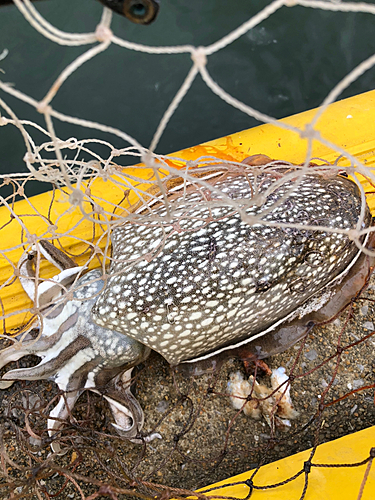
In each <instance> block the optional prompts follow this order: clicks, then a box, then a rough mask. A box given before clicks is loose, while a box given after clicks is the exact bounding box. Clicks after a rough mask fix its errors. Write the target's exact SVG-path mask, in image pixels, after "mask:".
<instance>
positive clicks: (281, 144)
mask: <svg viewBox="0 0 375 500" xmlns="http://www.w3.org/2000/svg"><path fill="white" fill-rule="evenodd" d="M315 113H316V110H311V111H307V112H304V113H300V114H298V115H294V116H291V117H288V118H285V119H283V120H281V122H284V123H288V124H290V125H293V126H294V127H298V128H300V129H304V128H305V125H306V124H308V123H310V122H311V120H312V119H313V117H314V115H315ZM316 129H317V130H319V132H320V133H321V135H322V136H323V137H324V138H326V139H327V140H329V141H331V142H332V143H335V144H337V145H338V146H340V147H342V148H344V149H345V150H347V151H348V152H349V153H352V154H355V155H356V156H357V157H358V158H359V159H361V161H362V162H364V163H366V165H370V166H372V165H373V163H374V162H375V91H371V92H367V93H364V94H361V95H358V96H355V97H352V98H350V99H345V100H343V101H338V102H336V103H334V104H332V105H331V106H329V108H328V109H327V110H326V111H325V112H324V113H323V115H322V116H321V117H320V119H319V121H318V124H317V126H316ZM306 151H307V141H306V139H301V138H300V136H299V134H297V133H295V132H291V131H288V130H285V129H282V128H278V127H276V126H274V125H268V124H266V125H261V126H259V127H255V128H252V129H249V130H244V131H242V132H238V133H236V134H232V135H230V136H227V137H222V138H220V139H216V140H214V141H211V142H208V143H204V144H201V145H198V146H194V147H191V148H187V149H185V150H183V151H179V152H177V153H175V154H174V155H171V156H176V157H180V158H183V159H186V160H193V159H196V158H199V157H200V156H207V155H208V156H217V157H220V158H222V159H228V160H235V161H242V160H243V159H244V158H245V157H247V156H250V155H254V154H266V155H268V156H269V157H270V158H273V159H280V160H287V161H290V162H294V163H301V162H303V161H304V160H305V156H306ZM312 156H313V157H319V158H322V159H325V160H327V161H329V162H332V163H333V162H334V161H335V160H336V159H337V158H338V157H339V156H340V155H339V154H338V153H336V152H335V151H334V150H332V149H330V148H328V147H326V146H324V145H322V144H321V143H319V142H317V141H314V143H313V152H312ZM171 163H172V164H173V165H174V166H175V167H180V166H181V163H180V164H179V163H178V162H177V163H176V162H171ZM348 164H349V162H348V161H347V160H344V161H341V162H340V165H348ZM126 172H127V173H128V174H132V173H133V174H135V175H136V176H138V177H142V178H144V179H145V180H146V181H147V179H148V178H150V177H151V176H152V172H151V171H150V170H147V169H145V168H144V167H143V168H139V167H138V168H137V167H135V169H134V168H127V169H126ZM146 185H147V182H146V183H145V186H146ZM90 189H91V193H92V195H93V196H97V197H98V198H100V199H101V200H103V201H102V205H103V208H104V209H106V210H108V211H111V210H113V205H112V203H113V204H118V203H120V201H121V200H122V199H123V195H124V190H123V189H119V187H118V186H116V185H115V184H114V183H112V182H104V181H103V180H101V179H99V180H97V181H95V183H94V184H93V185H92V186H91V187H90ZM365 189H366V191H371V190H372V188H371V186H369V184H368V183H366V184H365ZM134 200H135V197H134V195H133V198H131V201H134ZM368 201H369V205H370V208H371V210H372V211H373V212H374V210H375V198H374V195H369V196H368ZM85 209H86V210H87V211H89V210H90V207H89V206H86V207H85ZM14 210H15V212H16V214H19V215H23V217H22V220H23V221H24V223H25V225H26V226H27V229H28V231H29V233H30V234H31V235H33V234H34V235H41V234H43V232H44V231H46V230H47V228H48V226H49V224H48V223H47V222H46V221H45V220H43V218H42V217H40V216H39V215H38V216H36V217H35V216H33V214H42V215H44V216H45V217H48V216H50V219H52V221H53V222H54V223H55V222H56V221H57V223H56V229H55V231H56V234H58V235H59V234H67V232H69V234H70V236H69V237H65V238H64V239H61V241H62V243H63V245H64V248H65V249H67V250H72V252H73V253H74V255H78V254H80V253H82V252H86V256H84V255H82V256H81V257H79V258H77V259H76V260H77V262H78V263H82V262H84V261H85V259H86V258H87V255H88V254H87V251H88V247H87V245H85V244H83V243H82V242H78V241H77V240H75V239H74V237H75V236H78V237H80V238H82V239H85V240H90V239H91V238H92V237H93V226H92V224H91V223H89V222H88V221H87V220H85V219H84V218H83V216H82V213H81V212H80V210H79V209H78V208H76V209H74V210H73V209H72V208H71V205H70V203H69V202H68V200H67V199H66V196H65V195H61V193H60V194H57V195H56V197H55V198H53V195H52V193H51V192H48V193H43V194H41V195H38V196H34V197H31V198H29V199H28V200H27V201H21V202H18V203H16V205H15V207H14ZM25 214H27V216H25ZM61 214H64V215H63V216H61ZM7 222H8V225H7V226H6V233H5V231H4V229H3V230H2V231H1V235H2V237H1V238H0V251H1V252H3V254H4V255H5V258H4V257H1V256H0V282H1V283H5V282H7V281H8V282H9V283H10V285H9V286H6V287H5V288H3V289H2V290H1V291H0V299H1V301H2V304H3V307H4V314H8V313H11V314H12V316H11V317H9V318H7V323H6V326H7V330H8V332H10V331H12V330H14V329H16V328H17V327H19V326H20V325H21V324H23V323H25V319H26V318H27V316H26V315H25V313H20V311H22V310H25V309H26V308H29V307H31V303H30V301H29V300H28V298H27V296H26V294H25V293H24V292H23V290H22V288H21V286H20V284H19V282H18V280H15V281H14V282H11V278H12V276H13V273H14V268H13V266H15V265H16V264H17V262H18V261H19V259H20V257H21V255H22V252H23V250H22V247H21V242H22V241H25V235H22V233H21V229H20V225H19V223H18V222H17V221H15V220H12V221H10V219H9V210H8V208H7V207H0V227H2V226H3V225H4V224H6V223H7ZM72 228H73V229H72ZM96 231H97V232H98V231H99V228H98V229H97V230H96ZM4 234H6V237H4ZM50 234H52V233H50ZM22 236H23V239H22ZM97 236H98V234H96V238H95V240H96V239H97ZM104 244H105V242H102V243H101V244H100V243H99V245H100V246H101V247H102V248H103V247H104ZM9 249H12V250H9ZM12 264H13V265H12ZM95 265H99V263H98V261H96V262H93V263H92V266H95ZM43 268H44V269H45V271H44V276H45V277H50V276H53V275H54V274H55V273H56V269H55V268H53V266H51V265H50V264H45V263H43ZM0 314H1V313H0ZM0 324H1V322H0Z"/></svg>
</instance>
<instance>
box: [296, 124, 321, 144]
mask: <svg viewBox="0 0 375 500" xmlns="http://www.w3.org/2000/svg"><path fill="white" fill-rule="evenodd" d="M300 137H301V139H318V140H319V138H320V133H319V132H318V131H317V130H315V129H314V127H313V126H312V125H311V123H307V125H306V126H305V128H304V129H303V130H301V131H300Z"/></svg>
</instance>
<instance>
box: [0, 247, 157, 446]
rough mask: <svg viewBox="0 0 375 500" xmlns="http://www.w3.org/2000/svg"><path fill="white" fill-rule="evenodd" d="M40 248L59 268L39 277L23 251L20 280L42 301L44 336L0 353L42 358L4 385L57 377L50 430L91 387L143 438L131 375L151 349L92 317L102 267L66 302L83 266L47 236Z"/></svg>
mask: <svg viewBox="0 0 375 500" xmlns="http://www.w3.org/2000/svg"><path fill="white" fill-rule="evenodd" d="M40 248H41V252H42V254H43V256H45V257H46V258H48V260H50V261H51V262H52V263H53V264H55V265H56V266H57V267H59V269H60V270H61V272H60V273H59V274H58V275H56V276H54V277H53V278H51V279H50V280H45V281H42V282H38V283H36V282H35V280H36V279H37V278H36V276H35V266H34V260H35V256H36V251H35V249H33V250H32V252H31V253H30V254H24V255H23V256H22V258H21V261H20V266H19V269H20V275H21V284H22V286H23V288H24V289H25V291H26V293H27V294H28V295H29V297H30V298H32V300H34V303H35V304H36V305H37V306H38V307H39V311H40V313H39V321H40V324H41V333H40V337H39V338H38V336H35V335H34V337H35V338H34V339H33V338H32V339H31V340H26V341H25V340H23V341H22V342H20V343H19V345H18V346H17V348H16V347H15V346H11V347H9V348H7V349H5V350H4V351H3V352H2V353H0V368H1V367H3V366H5V365H6V364H7V363H9V362H10V361H17V360H19V359H20V358H22V357H23V356H26V355H28V354H35V355H37V356H39V357H40V358H42V360H41V361H40V363H39V364H38V365H36V366H34V367H31V368H19V369H15V370H11V371H9V372H7V373H6V374H5V375H4V376H3V378H2V380H1V381H0V388H7V387H9V385H11V384H12V382H13V381H15V380H39V379H49V380H53V381H54V382H56V384H57V385H58V387H59V388H60V390H62V391H64V396H61V398H60V400H59V402H58V404H57V406H56V407H55V408H54V409H53V410H52V411H51V413H50V418H49V422H48V428H49V433H50V435H51V436H52V435H53V434H54V433H55V432H56V431H57V430H58V429H59V428H60V427H61V422H62V421H64V420H66V419H67V418H68V417H69V415H70V414H71V411H72V409H73V407H74V404H75V402H76V400H77V399H78V397H79V396H80V395H81V393H82V392H83V391H84V390H86V389H88V390H91V391H93V392H96V393H98V394H101V395H102V396H103V397H104V398H105V399H106V400H107V402H108V404H109V406H110V409H111V411H112V414H113V417H114V420H115V423H114V424H113V425H114V427H115V429H116V430H117V431H118V433H119V434H121V436H123V437H126V438H129V439H131V440H137V439H142V438H137V436H139V433H140V430H141V429H142V426H143V422H144V415H143V411H142V409H141V407H140V405H139V403H138V402H137V400H136V399H135V398H134V396H133V395H132V394H131V392H130V379H131V372H132V370H133V367H134V366H135V365H137V364H139V363H140V362H142V361H143V360H144V359H146V358H147V356H148V355H149V353H150V349H149V348H148V347H146V346H144V345H143V344H141V343H139V342H138V341H136V340H133V339H130V338H128V337H127V336H124V335H123V334H121V333H116V332H114V331H113V330H111V329H106V328H103V327H101V326H98V325H96V324H95V323H94V322H93V321H92V320H91V308H92V306H93V303H94V302H95V300H96V295H97V294H98V293H100V291H101V289H102V288H103V285H104V282H103V280H101V279H100V277H101V273H100V271H92V272H90V273H88V274H86V275H85V276H83V277H81V278H79V279H78V281H77V285H78V287H77V289H76V290H75V291H74V294H73V300H69V301H67V302H66V301H64V298H65V297H64V296H65V292H66V291H67V290H69V288H70V286H71V285H72V283H73V282H74V281H75V280H77V277H78V275H79V273H81V271H82V269H83V268H82V267H79V266H76V265H75V263H74V262H73V261H72V260H71V259H70V258H69V257H66V256H65V255H64V254H63V252H61V251H60V250H58V249H57V248H55V247H54V246H53V245H51V244H50V243H49V242H47V241H44V240H42V241H41V242H40ZM65 257H66V259H65ZM35 292H36V297H35ZM34 332H35V330H34ZM29 336H30V334H29ZM31 337H32V336H31ZM155 437H159V435H156V434H155V435H151V436H148V438H146V440H147V439H148V440H150V439H153V438H155ZM53 449H54V451H58V450H59V449H60V448H59V445H58V444H57V443H55V444H54V446H53Z"/></svg>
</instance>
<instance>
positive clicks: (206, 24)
mask: <svg viewBox="0 0 375 500" xmlns="http://www.w3.org/2000/svg"><path fill="white" fill-rule="evenodd" d="M268 3H269V2H268V1H264V0H263V1H261V0H252V1H250V0H230V1H229V0H189V1H188V0H161V12H160V15H159V17H158V19H157V20H156V22H155V23H154V24H152V25H150V26H138V25H133V24H131V23H130V22H129V21H127V20H126V19H124V18H122V17H120V16H117V15H115V16H114V20H113V26H112V27H113V30H114V32H115V34H117V35H118V36H120V37H122V38H125V39H127V40H131V41H136V42H140V43H144V44H148V45H156V46H158V45H180V44H193V45H196V46H199V45H208V44H211V43H213V42H214V41H216V40H218V39H220V38H221V37H222V36H224V35H226V34H228V33H229V32H230V31H231V30H233V29H234V28H236V27H237V26H239V25H240V24H242V23H243V22H244V21H246V20H247V19H249V18H250V17H251V16H252V15H254V14H255V13H257V12H258V11H259V10H260V9H262V8H263V7H264V6H265V5H267V4H268ZM35 5H36V6H37V8H38V9H39V10H40V12H41V13H42V14H43V15H45V17H46V18H47V19H48V20H49V21H50V22H51V23H52V24H54V25H55V26H57V27H58V28H60V29H63V30H66V31H70V32H86V31H92V30H93V29H94V27H95V25H96V24H97V22H98V20H99V19H100V16H101V10H102V8H101V5H100V4H99V2H97V1H95V0H45V1H43V2H37V3H36V4H35ZM374 33H375V16H373V15H370V14H355V13H333V12H325V11H321V10H314V9H307V8H303V7H293V8H287V7H283V8H282V9H281V10H279V11H278V12H276V13H275V14H273V15H272V16H271V17H270V18H269V19H268V20H267V21H265V22H264V23H262V24H261V25H260V26H258V27H256V28H254V29H253V30H251V31H250V32H248V33H247V34H246V35H244V36H242V37H241V38H240V39H239V40H237V41H236V42H234V43H233V44H232V45H230V46H229V47H227V48H225V49H223V50H221V51H220V52H218V53H216V54H214V55H213V56H211V57H210V58H209V62H208V70H209V72H210V73H211V75H212V76H213V77H214V79H215V80H216V81H217V82H218V83H219V84H220V85H221V86H222V87H223V88H224V89H225V90H226V91H227V92H229V93H230V94H232V95H233V96H235V97H237V98H239V99H240V100H242V101H243V102H245V103H246V104H249V105H250V106H253V107H255V108H256V109H258V110H260V111H262V112H264V113H267V114H270V115H272V116H275V117H277V118H281V117H284V116H288V115H291V114H294V113H298V112H300V111H304V110H306V109H310V108H313V107H316V106H318V105H319V104H320V103H321V101H322V100H323V99H324V97H325V96H326V95H327V93H328V92H329V91H330V90H331V89H332V87H333V86H334V85H335V84H336V83H337V82H338V81H339V80H340V79H341V78H342V77H344V76H345V75H346V74H347V73H348V72H349V71H350V70H352V69H353V68H354V67H355V66H356V65H357V64H358V63H360V62H361V61H362V60H364V59H365V58H367V57H369V56H370V55H371V54H373V53H374V52H375V37H374ZM5 48H6V49H8V50H9V55H8V57H7V58H6V59H5V60H3V61H1V62H0V68H2V70H3V71H4V72H5V74H3V73H0V78H1V79H2V80H3V81H5V82H12V83H13V84H14V85H15V87H16V88H18V89H20V90H22V91H24V92H26V93H28V94H29V95H31V96H32V97H33V98H35V99H41V98H43V96H44V95H45V93H46V92H47V91H48V89H49V87H50V86H51V84H52V83H53V81H54V80H55V78H56V77H57V76H58V75H59V73H60V72H61V71H62V70H63V69H64V68H65V67H66V66H67V64H69V63H70V62H71V61H73V59H74V58H75V57H76V56H78V55H79V54H81V53H83V52H84V51H85V50H87V48H89V46H81V47H64V46H59V45H56V44H54V43H53V42H51V41H49V40H46V39H45V38H44V37H43V36H42V35H40V34H39V33H37V32H36V31H35V30H34V29H33V28H32V27H31V26H30V25H29V24H28V23H27V22H26V21H25V20H24V18H23V17H22V15H21V14H20V13H19V12H18V10H17V9H16V7H14V6H9V7H4V8H2V9H1V10H0V53H1V52H2V50H3V49H5ZM190 67H191V60H190V57H189V55H188V54H183V55H169V56H167V55H148V54H141V53H138V52H133V51H128V50H126V49H122V48H120V47H118V46H115V45H112V46H111V47H110V48H109V49H108V50H107V51H106V52H105V53H103V54H101V55H99V56H97V57H96V58H95V59H94V60H91V61H89V62H88V63H86V64H85V65H84V67H83V68H81V69H79V70H78V72H76V73H74V75H73V76H72V77H70V78H69V80H68V81H67V82H66V83H65V84H64V85H63V87H62V88H61V90H60V91H59V93H58V94H57V96H56V98H55V99H54V100H53V102H52V104H53V107H54V108H55V109H57V110H59V111H63V112H64V113H66V114H71V115H74V116H78V117H81V118H86V119H89V120H96V121H99V122H101V123H103V124H107V125H112V126H115V127H118V128H120V129H121V130H123V131H125V132H127V133H129V134H131V135H132V136H134V137H135V138H136V139H137V140H138V141H139V142H140V143H142V144H143V145H145V146H148V145H149V144H150V141H151V139H152V136H153V134H154V132H155V130H156V128H157V125H158V123H159V121H160V119H161V117H162V115H163V112H164V111H165V109H166V108H167V106H168V104H169V103H170V101H171V100H172V98H173V96H174V95H175V93H176V91H177V90H178V88H179V87H180V85H181V83H182V81H183V80H184V78H185V76H186V74H187V72H188V70H189V68H190ZM374 82H375V70H374V69H372V70H370V71H368V72H367V73H366V74H364V75H363V76H362V77H361V78H360V79H359V80H358V81H356V82H355V83H353V84H352V85H351V86H350V87H349V88H348V89H347V90H346V91H345V92H344V94H343V95H342V96H340V98H344V97H349V96H351V95H354V94H357V93H361V92H364V91H367V90H371V89H374V88H375V84H374ZM0 97H1V98H3V99H4V100H5V101H6V102H7V103H8V105H10V106H11V107H12V109H13V110H14V111H15V112H16V113H17V115H18V116H19V117H20V118H29V119H32V120H34V121H38V122H39V123H40V124H42V125H43V124H44V122H43V118H42V117H41V116H40V115H38V114H37V113H36V112H35V111H33V109H32V108H30V107H29V106H27V105H24V104H22V103H20V102H18V101H17V100H16V99H14V98H12V97H10V96H8V95H7V94H5V93H4V92H1V91H0ZM257 124H258V122H257V121H256V120H254V119H253V118H250V117H249V116H247V115H245V114H243V113H241V112H240V111H238V110H236V109H234V108H232V107H231V106H229V105H227V104H226V103H224V102H223V101H221V100H220V99H219V98H218V97H216V96H215V95H213V94H212V93H211V91H210V90H209V89H207V88H206V86H205V84H204V83H203V82H202V80H201V78H200V77H198V78H197V80H196V81H195V83H194V85H193V87H192V89H191V90H190V92H189V94H188V95H187V96H186V97H185V99H184V100H183V102H182V104H181V106H180V108H179V109H178V110H177V112H176V114H175V115H174V116H173V118H172V120H171V121H170V123H169V125H168V128H167V130H166V131H165V133H164V136H163V137H162V139H161V141H160V143H159V146H158V149H157V151H158V152H159V153H169V152H173V151H176V150H179V149H182V148H185V147H188V146H191V145H194V144H197V143H200V142H203V141H207V140H210V139H214V138H216V137H220V136H223V135H226V134H229V133H233V132H237V131H239V130H242V129H245V128H249V127H253V126H256V125H257ZM55 126H56V131H57V134H58V135H59V136H60V137H61V138H67V137H71V136H75V137H78V138H87V137H90V136H92V135H93V134H92V131H88V130H84V129H82V128H80V127H76V126H73V125H66V124H62V123H59V122H57V121H55ZM95 136H96V137H100V138H103V139H106V140H109V141H110V142H112V144H114V145H115V146H116V147H126V146H127V144H124V143H123V142H122V141H120V140H119V139H118V138H116V137H113V136H109V135H106V134H100V133H96V132H95ZM36 139H37V140H38V139H41V137H39V138H38V137H37V136H36ZM43 140H44V139H43ZM24 152H25V148H24V145H23V141H22V138H21V136H20V134H19V132H18V130H17V129H15V128H13V127H11V126H7V127H1V128H0V172H1V173H6V172H17V171H22V170H24V169H25V167H24V164H23V161H22V158H23V155H24ZM35 189H36V191H40V190H41V189H42V187H41V186H36V187H35Z"/></svg>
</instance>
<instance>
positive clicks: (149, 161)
mask: <svg viewBox="0 0 375 500" xmlns="http://www.w3.org/2000/svg"><path fill="white" fill-rule="evenodd" d="M141 160H142V162H143V163H144V164H145V165H146V166H147V167H150V168H154V167H156V163H155V159H154V157H153V154H152V153H150V151H148V152H147V153H142V156H141Z"/></svg>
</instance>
